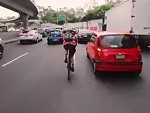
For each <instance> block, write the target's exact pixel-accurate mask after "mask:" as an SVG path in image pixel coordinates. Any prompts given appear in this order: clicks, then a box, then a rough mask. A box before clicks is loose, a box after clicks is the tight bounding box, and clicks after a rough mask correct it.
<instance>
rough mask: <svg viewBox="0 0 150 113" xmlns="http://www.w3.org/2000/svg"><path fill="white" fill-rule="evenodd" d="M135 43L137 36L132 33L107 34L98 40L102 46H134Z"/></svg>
mask: <svg viewBox="0 0 150 113" xmlns="http://www.w3.org/2000/svg"><path fill="white" fill-rule="evenodd" d="M137 45H138V44H137V36H134V35H107V36H102V37H101V41H100V47H102V48H114V49H115V48H116V49H117V48H136V47H137Z"/></svg>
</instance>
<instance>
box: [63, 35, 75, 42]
mask: <svg viewBox="0 0 150 113" xmlns="http://www.w3.org/2000/svg"><path fill="white" fill-rule="evenodd" d="M73 39H74V37H73V35H72V34H71V33H66V34H65V36H64V40H65V41H66V42H71V41H73Z"/></svg>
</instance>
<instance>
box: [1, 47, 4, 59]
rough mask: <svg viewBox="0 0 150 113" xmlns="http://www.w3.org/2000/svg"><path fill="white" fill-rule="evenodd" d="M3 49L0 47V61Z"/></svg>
mask: <svg viewBox="0 0 150 113" xmlns="http://www.w3.org/2000/svg"><path fill="white" fill-rule="evenodd" d="M3 51H4V48H3V47H2V46H1V45H0V59H1V58H2V57H3Z"/></svg>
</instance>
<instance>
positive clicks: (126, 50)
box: [86, 32, 143, 75]
mask: <svg viewBox="0 0 150 113" xmlns="http://www.w3.org/2000/svg"><path fill="white" fill-rule="evenodd" d="M86 51H87V57H88V58H90V59H91V61H92V62H93V64H94V66H93V67H94V72H95V74H96V75H97V73H98V72H99V71H105V72H135V74H137V75H139V74H140V73H141V70H142V65H143V62H142V56H141V49H140V47H139V46H138V42H137V36H136V35H131V34H124V33H111V32H100V33H97V36H92V38H91V39H90V41H89V42H88V44H87V47H86Z"/></svg>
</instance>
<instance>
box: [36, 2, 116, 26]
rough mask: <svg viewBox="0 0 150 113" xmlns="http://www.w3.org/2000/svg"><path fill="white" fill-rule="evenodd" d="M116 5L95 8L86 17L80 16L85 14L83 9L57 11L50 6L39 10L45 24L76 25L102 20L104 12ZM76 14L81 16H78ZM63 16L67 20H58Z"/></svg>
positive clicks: (65, 8)
mask: <svg viewBox="0 0 150 113" xmlns="http://www.w3.org/2000/svg"><path fill="white" fill-rule="evenodd" d="M114 5H115V4H114V3H109V4H105V5H101V6H97V7H93V8H92V9H90V10H88V11H87V12H86V15H85V16H84V17H81V16H79V15H82V14H84V10H83V8H77V9H73V8H70V9H67V7H64V8H61V9H59V10H57V11H56V10H53V9H51V7H50V6H49V7H47V8H45V7H40V6H39V7H38V8H39V16H40V18H41V20H42V21H43V22H50V23H55V24H57V23H58V24H60V25H62V24H64V23H65V21H67V22H71V23H74V22H80V21H87V20H93V19H100V18H102V17H103V14H104V12H105V11H107V10H109V9H110V8H112V7H113V6H114ZM81 9H82V10H81ZM76 14H79V15H78V16H77V15H76ZM62 15H65V20H61V19H58V17H59V16H62Z"/></svg>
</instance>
